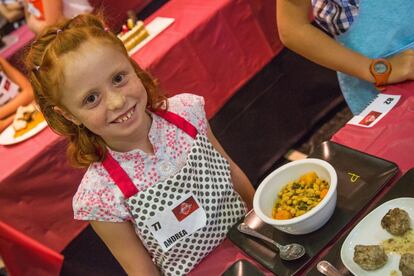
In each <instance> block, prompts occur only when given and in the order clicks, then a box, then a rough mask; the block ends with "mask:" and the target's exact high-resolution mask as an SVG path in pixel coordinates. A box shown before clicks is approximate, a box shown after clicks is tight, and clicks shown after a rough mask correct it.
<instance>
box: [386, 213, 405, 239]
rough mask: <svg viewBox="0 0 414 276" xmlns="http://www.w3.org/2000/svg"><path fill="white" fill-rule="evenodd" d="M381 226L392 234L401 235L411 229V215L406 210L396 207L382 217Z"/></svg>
mask: <svg viewBox="0 0 414 276" xmlns="http://www.w3.org/2000/svg"><path fill="white" fill-rule="evenodd" d="M381 226H382V228H384V229H385V230H387V231H388V232H389V233H390V234H392V235H396V236H401V235H403V234H404V233H405V232H407V231H408V230H409V229H410V217H409V216H408V213H407V212H406V211H404V210H402V209H400V208H394V209H391V210H389V211H388V212H387V213H386V214H385V216H384V217H383V218H382V220H381Z"/></svg>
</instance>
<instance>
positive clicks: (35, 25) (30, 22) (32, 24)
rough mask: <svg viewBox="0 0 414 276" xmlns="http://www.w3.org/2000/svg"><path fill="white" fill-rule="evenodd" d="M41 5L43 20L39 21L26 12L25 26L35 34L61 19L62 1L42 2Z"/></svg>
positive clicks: (50, 0)
mask: <svg viewBox="0 0 414 276" xmlns="http://www.w3.org/2000/svg"><path fill="white" fill-rule="evenodd" d="M42 3H43V12H44V18H45V19H44V20H39V19H37V18H36V17H34V16H33V15H31V14H30V13H28V12H27V11H26V20H27V26H28V27H29V28H30V30H32V31H33V32H35V33H36V34H38V33H40V32H41V31H43V29H44V28H46V27H48V26H50V25H53V24H55V23H57V22H58V21H59V20H62V19H63V4H62V0H42Z"/></svg>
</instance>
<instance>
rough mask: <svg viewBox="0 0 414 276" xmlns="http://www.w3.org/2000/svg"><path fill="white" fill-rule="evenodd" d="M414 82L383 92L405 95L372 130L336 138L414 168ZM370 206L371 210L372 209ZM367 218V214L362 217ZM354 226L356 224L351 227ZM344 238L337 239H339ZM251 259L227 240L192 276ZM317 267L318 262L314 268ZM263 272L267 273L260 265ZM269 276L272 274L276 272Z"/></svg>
mask: <svg viewBox="0 0 414 276" xmlns="http://www.w3.org/2000/svg"><path fill="white" fill-rule="evenodd" d="M413 92H414V81H413V82H407V83H403V84H398V85H394V86H390V87H388V88H387V90H385V91H384V92H383V93H386V94H394V95H401V99H400V101H399V103H398V104H397V105H396V106H395V107H394V108H393V110H391V112H390V113H389V114H387V116H385V117H384V118H383V119H382V120H381V121H380V122H378V123H377V124H376V125H375V126H374V127H372V128H362V127H358V126H353V125H345V126H344V127H343V128H342V129H340V130H339V131H338V132H337V133H336V134H335V135H334V136H333V138H332V140H333V141H335V142H337V143H340V144H343V145H345V146H348V147H351V148H354V149H357V150H360V151H362V152H366V153H369V154H372V155H375V156H377V157H381V158H384V159H386V160H389V161H393V162H395V163H396V164H397V165H398V167H399V168H400V171H401V173H402V174H403V173H405V172H406V171H407V170H409V169H411V168H413V167H414V157H413V156H414V93H413ZM391 186H392V185H390V186H388V187H386V188H385V189H384V190H383V191H382V192H381V193H380V194H379V195H377V197H376V200H373V202H372V203H371V205H370V206H372V205H374V204H375V203H376V202H377V201H378V200H379V199H380V198H381V197H382V196H383V195H384V194H385V193H386V192H387V191H388V190H389V188H390V187H391ZM370 206H368V207H367V209H370ZM362 215H364V214H362ZM349 227H352V225H349ZM340 238H341V237H337V239H338V240H339V239H340ZM332 246H333V243H332V244H331V245H330V246H328V247H327V248H325V249H324V251H323V252H322V254H321V255H325V254H326V253H327V252H329V249H330V248H331V247H332ZM240 259H247V260H249V261H250V262H252V263H255V261H253V260H252V259H251V258H250V257H249V256H246V255H245V254H244V253H243V252H242V251H241V250H240V249H239V248H237V247H236V245H234V244H232V243H231V242H230V241H229V240H226V242H224V243H223V244H221V245H220V246H219V247H218V248H217V249H215V250H214V251H213V252H212V253H210V255H209V256H208V257H207V258H206V259H204V260H203V261H202V262H201V263H200V264H199V265H198V266H197V267H196V268H195V269H194V270H193V271H192V272H191V274H192V275H221V274H222V273H223V272H224V271H225V270H226V269H227V268H228V267H229V266H230V265H231V264H232V263H234V262H236V261H237V260H240ZM314 265H316V263H315V262H314V263H313V264H312V265H311V266H312V267H313V266H314ZM258 267H259V268H260V269H261V270H262V271H266V270H265V269H264V268H263V267H262V266H260V265H258ZM267 273H269V275H272V273H270V272H267Z"/></svg>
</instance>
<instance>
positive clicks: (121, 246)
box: [90, 221, 160, 276]
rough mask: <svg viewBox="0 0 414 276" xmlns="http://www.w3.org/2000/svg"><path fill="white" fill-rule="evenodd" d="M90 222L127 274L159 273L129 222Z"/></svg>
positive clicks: (135, 275)
mask: <svg viewBox="0 0 414 276" xmlns="http://www.w3.org/2000/svg"><path fill="white" fill-rule="evenodd" d="M90 223H91V226H92V228H93V230H94V231H95V232H96V234H97V235H98V236H99V237H100V238H101V239H102V240H103V242H104V243H105V244H106V246H107V247H108V248H109V250H110V251H111V252H112V254H113V255H114V257H115V258H116V259H117V260H118V262H119V263H120V264H121V266H122V267H123V268H124V270H125V272H126V273H127V274H128V275H130V276H137V275H160V272H159V271H158V269H157V267H156V266H155V264H154V263H153V262H152V260H151V258H150V256H149V254H148V252H147V251H146V249H145V247H144V246H143V245H142V243H141V241H140V240H139V238H138V236H137V234H136V233H135V231H134V227H133V226H132V224H131V222H128V221H125V222H103V221H90Z"/></svg>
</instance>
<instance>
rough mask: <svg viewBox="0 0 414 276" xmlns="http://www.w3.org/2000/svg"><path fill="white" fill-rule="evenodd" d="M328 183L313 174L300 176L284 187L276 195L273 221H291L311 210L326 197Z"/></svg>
mask: <svg viewBox="0 0 414 276" xmlns="http://www.w3.org/2000/svg"><path fill="white" fill-rule="evenodd" d="M328 190H329V183H328V182H327V181H325V180H322V179H320V178H319V177H318V175H317V174H316V173H315V172H309V173H306V174H304V175H302V176H301V177H300V178H299V179H298V180H295V181H292V182H290V183H288V184H287V185H286V186H284V187H283V188H282V189H281V190H280V191H279V193H278V194H277V200H276V203H275V206H274V207H273V210H272V217H273V218H274V219H291V218H294V217H298V216H301V215H303V214H305V213H306V212H308V211H309V210H311V209H312V208H313V207H315V206H316V205H318V203H319V202H320V201H321V200H322V199H323V198H324V197H325V196H326V194H327V193H328Z"/></svg>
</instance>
